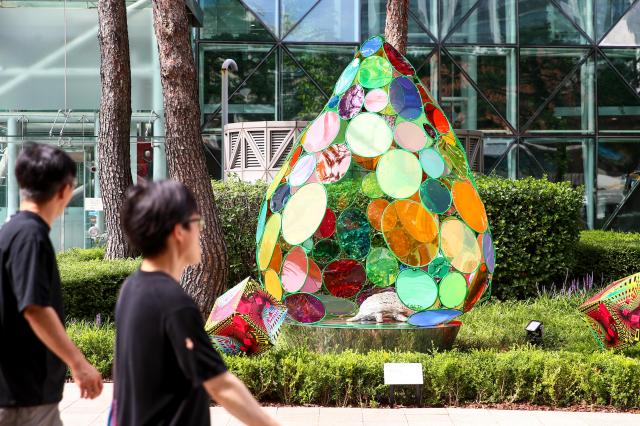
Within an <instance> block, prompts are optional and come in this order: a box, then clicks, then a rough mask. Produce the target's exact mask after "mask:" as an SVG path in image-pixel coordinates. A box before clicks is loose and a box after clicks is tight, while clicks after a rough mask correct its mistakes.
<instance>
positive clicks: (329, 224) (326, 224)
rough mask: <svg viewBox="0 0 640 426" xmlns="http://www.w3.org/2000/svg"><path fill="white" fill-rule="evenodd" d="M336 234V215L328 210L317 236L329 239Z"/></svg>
mask: <svg viewBox="0 0 640 426" xmlns="http://www.w3.org/2000/svg"><path fill="white" fill-rule="evenodd" d="M334 232H336V214H335V213H334V212H333V211H332V210H331V209H327V211H326V212H325V214H324V219H322V223H321V224H320V227H319V228H318V230H317V231H316V233H315V236H316V237H318V238H329V237H330V236H332V235H333V233H334Z"/></svg>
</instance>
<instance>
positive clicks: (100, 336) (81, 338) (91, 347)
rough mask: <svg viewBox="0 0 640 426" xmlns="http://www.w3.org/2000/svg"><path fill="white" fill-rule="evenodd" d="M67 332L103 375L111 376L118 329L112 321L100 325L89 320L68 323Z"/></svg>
mask: <svg viewBox="0 0 640 426" xmlns="http://www.w3.org/2000/svg"><path fill="white" fill-rule="evenodd" d="M67 333H68V334H69V337H71V340H72V341H73V342H74V343H75V344H76V346H78V348H79V349H80V350H81V351H82V353H83V354H84V356H85V357H86V358H87V360H88V361H89V362H90V363H91V364H92V365H93V366H94V367H96V368H97V369H98V371H99V372H100V374H102V377H105V378H109V377H111V372H112V369H113V354H114V342H115V339H116V330H115V328H114V326H113V324H111V323H107V324H105V325H104V326H101V327H98V326H96V325H94V324H92V323H89V322H84V321H80V322H75V321H72V322H70V323H67Z"/></svg>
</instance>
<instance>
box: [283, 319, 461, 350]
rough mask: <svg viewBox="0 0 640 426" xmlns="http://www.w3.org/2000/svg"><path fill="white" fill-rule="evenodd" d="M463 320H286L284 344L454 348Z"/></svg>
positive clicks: (341, 347)
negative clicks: (431, 324) (429, 324)
mask: <svg viewBox="0 0 640 426" xmlns="http://www.w3.org/2000/svg"><path fill="white" fill-rule="evenodd" d="M461 325H462V323H461V322H460V321H451V322H449V323H447V324H441V325H439V326H436V327H415V326H413V325H410V324H407V323H381V324H378V323H375V322H357V323H353V322H346V320H345V319H344V318H332V319H326V320H323V321H320V322H318V323H315V324H298V323H292V322H286V323H285V324H284V326H283V329H282V334H281V341H280V344H282V345H284V346H289V347H305V348H307V349H309V350H312V351H315V352H342V351H344V350H347V349H350V350H353V351H356V352H368V351H370V350H381V349H384V350H388V351H394V350H400V351H410V352H432V351H433V350H447V349H451V347H452V346H453V342H454V341H455V339H456V336H457V335H458V331H460V326H461Z"/></svg>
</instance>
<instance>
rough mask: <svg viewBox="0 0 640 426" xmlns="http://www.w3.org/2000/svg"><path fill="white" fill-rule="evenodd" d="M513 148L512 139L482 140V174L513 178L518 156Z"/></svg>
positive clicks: (514, 146)
mask: <svg viewBox="0 0 640 426" xmlns="http://www.w3.org/2000/svg"><path fill="white" fill-rule="evenodd" d="M515 148H516V144H515V140H513V139H509V138H484V140H483V151H484V174H486V175H491V174H495V175H498V176H502V177H505V178H507V177H514V178H515V176H516V167H517V158H516V157H517V154H518V151H517V149H515ZM507 151H509V152H507Z"/></svg>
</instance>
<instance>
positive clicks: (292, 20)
mask: <svg viewBox="0 0 640 426" xmlns="http://www.w3.org/2000/svg"><path fill="white" fill-rule="evenodd" d="M317 2H318V0H281V2H280V3H281V5H280V7H281V10H282V16H281V17H280V36H281V37H284V35H285V34H287V33H288V32H289V30H290V29H291V28H292V27H293V26H294V25H295V24H296V23H298V21H299V20H300V19H301V18H302V17H303V16H304V14H305V13H307V11H309V9H311V7H312V6H313V5H314V4H316V3H317Z"/></svg>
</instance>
